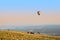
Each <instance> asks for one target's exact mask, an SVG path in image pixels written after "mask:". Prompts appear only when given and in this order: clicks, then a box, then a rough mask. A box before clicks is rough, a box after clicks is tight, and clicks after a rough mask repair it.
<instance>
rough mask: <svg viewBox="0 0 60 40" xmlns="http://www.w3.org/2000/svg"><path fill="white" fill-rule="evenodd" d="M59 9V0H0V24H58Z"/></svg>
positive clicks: (59, 21)
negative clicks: (39, 12)
mask: <svg viewBox="0 0 60 40" xmlns="http://www.w3.org/2000/svg"><path fill="white" fill-rule="evenodd" d="M59 10H60V0H49V1H48V0H44V1H43V0H0V25H27V24H28V25H29V24H32V25H39V24H60V11H59ZM37 11H41V15H40V16H38V15H37V14H36V12H37Z"/></svg>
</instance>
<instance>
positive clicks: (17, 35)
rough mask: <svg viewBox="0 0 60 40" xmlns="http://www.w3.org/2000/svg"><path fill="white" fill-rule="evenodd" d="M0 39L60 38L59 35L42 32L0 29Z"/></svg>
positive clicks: (34, 39)
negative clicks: (28, 32) (33, 32)
mask: <svg viewBox="0 0 60 40" xmlns="http://www.w3.org/2000/svg"><path fill="white" fill-rule="evenodd" d="M0 40H60V37H56V36H54V37H53V36H48V35H43V34H27V33H26V32H18V31H13V30H0Z"/></svg>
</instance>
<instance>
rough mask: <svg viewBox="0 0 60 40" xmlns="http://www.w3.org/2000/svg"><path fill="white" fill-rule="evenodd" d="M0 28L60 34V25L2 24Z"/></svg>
mask: <svg viewBox="0 0 60 40" xmlns="http://www.w3.org/2000/svg"><path fill="white" fill-rule="evenodd" d="M0 29H12V30H18V31H26V32H27V31H29V29H31V30H32V31H33V32H40V33H46V34H49V35H60V25H37V26H32V25H31V26H3V27H2V26H0Z"/></svg>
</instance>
